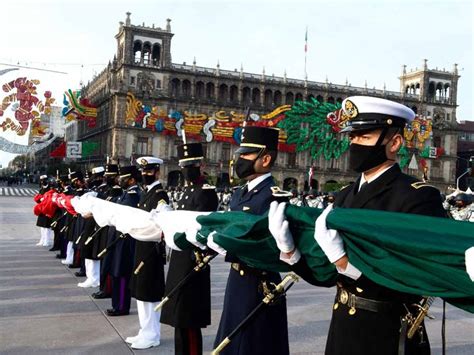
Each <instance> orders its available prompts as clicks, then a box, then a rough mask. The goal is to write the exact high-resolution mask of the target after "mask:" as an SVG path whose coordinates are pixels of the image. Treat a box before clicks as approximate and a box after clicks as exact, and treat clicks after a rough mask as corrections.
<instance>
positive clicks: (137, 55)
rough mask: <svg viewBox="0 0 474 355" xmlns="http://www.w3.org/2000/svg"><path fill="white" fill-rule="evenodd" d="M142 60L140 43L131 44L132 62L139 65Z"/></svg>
mask: <svg viewBox="0 0 474 355" xmlns="http://www.w3.org/2000/svg"><path fill="white" fill-rule="evenodd" d="M141 60H142V42H141V41H135V42H133V61H134V63H135V64H139V63H141Z"/></svg>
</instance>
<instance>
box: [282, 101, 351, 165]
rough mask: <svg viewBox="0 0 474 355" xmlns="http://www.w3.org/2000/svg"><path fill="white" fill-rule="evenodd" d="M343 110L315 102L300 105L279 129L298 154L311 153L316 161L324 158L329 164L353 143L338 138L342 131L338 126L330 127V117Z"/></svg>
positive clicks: (288, 113)
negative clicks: (333, 113)
mask: <svg viewBox="0 0 474 355" xmlns="http://www.w3.org/2000/svg"><path fill="white" fill-rule="evenodd" d="M340 108H341V105H339V104H331V103H328V102H323V103H321V102H319V101H318V100H316V99H314V98H311V99H310V100H308V101H296V102H295V104H294V105H293V106H292V107H291V110H290V111H288V112H286V117H285V119H284V120H282V121H280V122H279V123H278V127H279V128H282V129H284V130H285V132H286V134H287V136H288V138H287V143H288V144H296V151H297V152H302V151H305V150H308V149H309V150H310V154H311V157H312V158H313V159H318V158H319V157H320V156H321V154H322V155H323V157H324V159H326V160H330V159H337V158H339V157H340V156H341V155H342V154H343V153H344V152H345V151H346V150H347V149H348V148H349V139H348V138H347V137H346V136H340V135H338V133H337V132H338V131H339V130H340V128H338V126H337V123H335V124H334V125H332V124H330V123H329V121H328V119H327V115H328V114H329V113H331V112H335V111H336V110H338V109H340Z"/></svg>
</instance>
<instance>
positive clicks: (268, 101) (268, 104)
mask: <svg viewBox="0 0 474 355" xmlns="http://www.w3.org/2000/svg"><path fill="white" fill-rule="evenodd" d="M263 96H264V98H263V105H264V106H265V108H266V109H271V108H272V106H273V93H272V91H271V90H268V89H267V90H265V94H264V95H263Z"/></svg>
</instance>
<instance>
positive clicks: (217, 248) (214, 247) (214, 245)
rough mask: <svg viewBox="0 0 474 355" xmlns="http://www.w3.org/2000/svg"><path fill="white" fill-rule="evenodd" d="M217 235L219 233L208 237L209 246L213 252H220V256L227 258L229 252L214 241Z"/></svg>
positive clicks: (213, 233)
mask: <svg viewBox="0 0 474 355" xmlns="http://www.w3.org/2000/svg"><path fill="white" fill-rule="evenodd" d="M216 233H217V232H212V233H211V234H209V236H208V237H207V246H208V247H209V248H211V249H212V250H214V251H216V252H218V253H219V254H221V255H224V256H225V255H226V254H227V250H225V249H224V248H223V247H221V246H220V245H219V244H217V243H216V242H215V241H214V235H215V234H216Z"/></svg>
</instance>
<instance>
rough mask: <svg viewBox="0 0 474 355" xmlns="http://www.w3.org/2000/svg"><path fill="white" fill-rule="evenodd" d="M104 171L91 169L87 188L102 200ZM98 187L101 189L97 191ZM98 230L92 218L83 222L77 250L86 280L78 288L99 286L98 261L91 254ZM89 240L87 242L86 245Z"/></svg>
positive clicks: (102, 168)
mask: <svg viewBox="0 0 474 355" xmlns="http://www.w3.org/2000/svg"><path fill="white" fill-rule="evenodd" d="M104 172H105V169H104V167H103V166H98V167H95V168H93V169H92V171H91V172H90V175H89V180H88V188H89V189H90V190H91V191H95V192H97V197H98V198H104V192H103V186H101V185H102V180H103V175H104ZM99 186H101V188H100V189H99ZM98 229H99V226H98V225H97V223H95V220H94V218H87V219H86V220H85V222H84V227H83V231H82V233H81V238H80V240H79V242H78V243H77V244H78V249H79V250H80V253H81V257H82V258H83V259H84V265H85V273H86V275H85V276H86V277H87V279H86V280H85V281H84V282H80V283H79V284H78V286H79V287H97V286H99V284H100V260H99V258H98V257H97V256H96V255H94V254H93V249H94V243H96V241H97V239H95V232H96V231H97V230H98ZM89 238H92V239H91V240H89V242H88V243H87V244H86V242H87V241H88V239H89Z"/></svg>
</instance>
